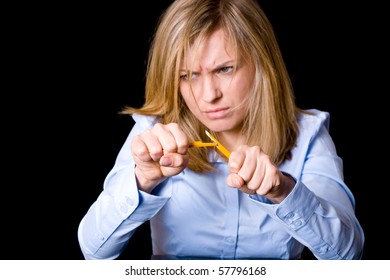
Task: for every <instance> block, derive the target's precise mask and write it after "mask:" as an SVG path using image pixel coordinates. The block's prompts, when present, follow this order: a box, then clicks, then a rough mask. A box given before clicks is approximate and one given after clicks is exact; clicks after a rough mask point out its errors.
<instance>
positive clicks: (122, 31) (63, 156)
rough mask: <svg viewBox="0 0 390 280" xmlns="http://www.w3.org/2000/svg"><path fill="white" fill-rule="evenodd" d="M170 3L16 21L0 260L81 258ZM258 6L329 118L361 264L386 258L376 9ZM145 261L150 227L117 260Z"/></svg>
mask: <svg viewBox="0 0 390 280" xmlns="http://www.w3.org/2000/svg"><path fill="white" fill-rule="evenodd" d="M132 3H133V2H132ZM168 3H170V1H142V2H139V3H137V5H134V7H132V6H129V5H124V4H123V5H122V4H117V3H111V2H110V3H107V2H106V3H104V2H103V3H101V4H98V3H97V2H96V3H95V2H94V3H92V4H90V5H88V6H87V5H86V4H83V5H76V4H72V5H70V4H69V6H62V7H60V6H59V5H58V6H56V7H54V6H52V7H46V8H47V10H46V11H47V12H40V9H39V8H38V9H37V11H36V12H35V13H34V14H33V15H31V14H30V13H28V7H25V9H23V11H24V13H26V14H28V15H29V16H28V20H24V21H23V22H22V23H20V22H19V23H17V21H16V20H15V21H14V25H15V26H16V30H17V32H16V33H17V34H15V35H13V36H12V37H13V39H17V40H18V43H13V42H14V41H11V43H10V44H11V45H12V46H14V47H15V48H14V49H13V50H12V54H13V55H11V58H15V62H13V64H12V67H11V69H12V71H11V72H12V73H17V75H20V77H22V78H21V79H16V80H15V81H13V80H12V79H11V84H12V87H11V89H8V91H9V92H10V93H11V94H10V98H11V99H12V101H13V102H15V104H14V103H12V106H10V104H9V103H8V102H5V101H4V103H3V105H4V106H3V107H4V108H3V109H4V112H9V113H6V115H5V117H4V118H3V120H4V123H5V125H4V128H5V129H6V131H7V133H6V134H4V139H5V140H8V141H9V142H10V143H7V144H6V145H4V155H6V156H9V159H8V160H7V161H6V163H7V167H6V169H5V170H6V172H4V171H3V172H4V173H3V186H4V187H3V190H4V191H5V192H4V193H3V199H2V206H1V209H2V217H3V226H2V230H1V236H2V240H3V242H4V243H7V244H8V245H9V246H6V249H4V248H3V249H2V250H1V251H0V256H1V259H16V260H20V259H58V260H68V259H83V257H82V254H81V251H80V249H79V246H78V241H77V227H78V224H79V222H80V220H81V218H82V217H83V215H84V214H85V213H86V211H87V210H88V208H89V206H90V205H91V204H92V203H93V201H94V200H95V199H96V198H97V196H98V195H99V193H100V192H101V190H102V185H103V181H104V178H105V176H106V174H107V173H108V172H109V171H110V169H111V168H112V166H113V164H114V161H115V158H116V155H117V153H118V152H119V149H120V148H121V146H122V144H123V142H124V140H125V139H126V137H127V134H128V133H129V131H130V129H131V127H132V125H133V121H132V119H131V117H129V116H120V115H119V114H118V112H119V111H120V109H121V108H122V107H123V106H125V105H128V104H130V105H133V106H140V105H141V104H142V102H143V93H144V91H143V87H144V82H145V79H144V75H145V62H146V56H147V51H148V47H149V42H150V38H151V36H152V33H153V30H154V27H155V24H156V22H157V17H158V16H159V15H160V14H161V12H162V10H163V9H164V8H165V7H166V6H167V5H168ZM260 3H261V4H262V6H263V8H264V10H265V11H266V13H267V15H268V17H269V19H270V21H271V22H272V24H273V26H274V28H275V31H276V34H277V37H278V40H279V43H280V46H281V48H282V53H283V55H284V58H285V60H286V63H287V67H288V70H289V72H290V74H291V77H292V81H293V84H294V87H295V91H296V99H297V103H298V105H299V106H300V107H302V108H317V109H321V110H325V111H328V112H330V114H331V122H330V133H331V135H332V137H333V139H334V141H335V143H336V147H337V150H338V153H339V155H340V156H341V157H342V158H343V159H344V168H345V181H346V183H347V185H348V186H349V187H350V189H351V190H352V192H353V193H354V195H355V199H356V213H357V216H358V218H359V220H360V222H361V224H362V226H363V228H364V230H365V234H366V248H365V252H364V259H388V255H387V252H388V251H389V249H390V248H389V245H388V243H387V242H386V237H387V233H386V230H385V229H384V228H385V224H386V223H387V222H386V219H387V220H388V218H386V216H387V215H386V214H387V213H386V212H388V211H387V210H386V201H387V199H386V193H387V190H386V189H387V188H388V186H387V185H386V184H384V183H383V182H387V180H386V178H385V176H386V172H384V170H383V166H382V165H381V164H380V163H379V158H380V157H384V158H385V155H386V154H387V152H385V150H386V146H385V140H384V137H383V136H382V129H383V127H385V126H383V124H382V123H381V122H383V120H385V119H386V117H385V114H386V110H383V108H384V105H383V102H382V101H381V100H383V98H382V97H381V96H383V94H384V93H385V94H386V92H384V90H383V87H382V86H381V82H382V77H383V76H384V75H383V74H382V73H383V72H381V71H379V70H378V66H377V65H378V63H379V64H381V63H382V61H383V57H382V51H383V49H382V44H381V43H380V41H379V40H380V39H382V37H383V35H384V33H383V32H380V31H379V30H380V28H381V27H383V25H384V24H383V23H382V20H383V18H382V17H381V16H380V12H381V8H380V7H378V6H376V5H375V4H374V3H370V4H368V5H369V6H363V5H362V6H359V5H358V4H356V3H353V4H351V5H348V6H347V5H346V6H340V4H339V1H308V2H307V3H302V1H274V0H273V1H271V0H267V1H261V0H260ZM366 5H367V3H366ZM20 18H22V17H20ZM11 109H12V110H11ZM377 126H379V129H377V128H376V127H377ZM10 147H12V148H10ZM382 151H384V152H382ZM130 247H131V250H130ZM150 255H151V245H150V237H149V229H148V224H145V225H144V226H142V227H141V228H140V229H139V230H138V231H137V232H136V234H135V235H134V237H133V239H132V240H131V241H130V244H129V246H128V249H127V250H126V251H125V252H124V254H123V255H122V256H121V257H120V258H122V259H149V258H150ZM308 258H310V254H308Z"/></svg>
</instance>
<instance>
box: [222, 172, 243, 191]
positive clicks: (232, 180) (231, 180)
mask: <svg viewBox="0 0 390 280" xmlns="http://www.w3.org/2000/svg"><path fill="white" fill-rule="evenodd" d="M226 183H227V184H228V186H230V187H234V188H241V187H242V186H244V185H245V181H244V179H242V178H241V177H240V176H239V175H237V174H236V173H230V174H229V175H228V177H227V178H226Z"/></svg>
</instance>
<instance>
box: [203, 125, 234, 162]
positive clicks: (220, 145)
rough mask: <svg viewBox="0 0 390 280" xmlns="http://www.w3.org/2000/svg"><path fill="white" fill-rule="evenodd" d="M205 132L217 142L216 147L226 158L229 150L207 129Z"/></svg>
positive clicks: (228, 155)
mask: <svg viewBox="0 0 390 280" xmlns="http://www.w3.org/2000/svg"><path fill="white" fill-rule="evenodd" d="M205 132H206V135H207V136H208V137H209V138H210V139H211V140H212V141H213V142H214V143H216V144H217V146H216V147H217V149H218V150H219V151H220V152H221V153H222V154H223V155H224V156H225V157H226V158H229V157H230V152H229V150H228V149H226V148H225V147H224V146H223V145H222V144H221V143H219V142H218V140H217V139H215V137H214V136H212V135H211V133H210V132H208V131H207V130H205Z"/></svg>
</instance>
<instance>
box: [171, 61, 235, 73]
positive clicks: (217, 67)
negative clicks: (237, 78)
mask: <svg viewBox="0 0 390 280" xmlns="http://www.w3.org/2000/svg"><path fill="white" fill-rule="evenodd" d="M232 64H233V66H236V65H237V63H236V62H235V61H234V60H229V61H226V62H223V63H221V64H219V65H217V66H215V67H214V68H213V69H212V70H211V71H210V72H214V71H216V70H219V69H221V68H223V67H227V66H231V65H232ZM179 71H180V72H185V73H189V72H191V73H195V74H196V73H199V72H198V71H191V70H187V69H179Z"/></svg>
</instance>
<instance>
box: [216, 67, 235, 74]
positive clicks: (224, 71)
mask: <svg viewBox="0 0 390 280" xmlns="http://www.w3.org/2000/svg"><path fill="white" fill-rule="evenodd" d="M233 70H234V67H233V66H225V67H221V68H219V69H218V73H230V72H233Z"/></svg>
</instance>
